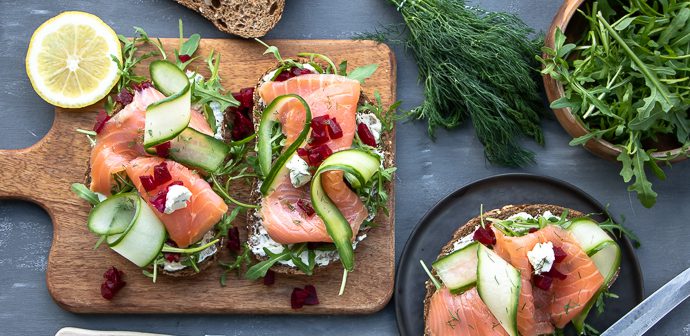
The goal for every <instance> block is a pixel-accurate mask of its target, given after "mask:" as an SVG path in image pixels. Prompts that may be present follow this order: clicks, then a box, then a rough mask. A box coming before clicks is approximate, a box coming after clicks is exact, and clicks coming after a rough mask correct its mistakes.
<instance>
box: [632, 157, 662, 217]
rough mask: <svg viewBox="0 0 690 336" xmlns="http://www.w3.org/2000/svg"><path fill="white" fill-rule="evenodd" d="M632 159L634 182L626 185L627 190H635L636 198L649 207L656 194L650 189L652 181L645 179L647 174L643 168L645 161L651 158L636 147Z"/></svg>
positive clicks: (653, 201)
mask: <svg viewBox="0 0 690 336" xmlns="http://www.w3.org/2000/svg"><path fill="white" fill-rule="evenodd" d="M632 159H633V160H632V169H633V174H634V175H635V182H634V183H633V184H632V185H630V186H629V187H628V190H629V191H635V192H637V198H638V199H639V200H640V202H641V203H642V205H644V206H645V207H647V208H651V207H652V206H654V203H656V196H657V194H656V192H654V190H652V183H651V182H649V181H648V180H647V174H646V173H645V170H644V168H645V163H647V162H649V160H651V158H650V156H649V155H648V154H647V152H645V151H644V150H643V149H642V148H638V149H637V152H635V155H634V156H633V157H632Z"/></svg>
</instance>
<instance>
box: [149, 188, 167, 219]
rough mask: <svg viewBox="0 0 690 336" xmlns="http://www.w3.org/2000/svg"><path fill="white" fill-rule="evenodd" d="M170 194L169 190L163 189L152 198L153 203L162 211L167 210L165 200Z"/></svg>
mask: <svg viewBox="0 0 690 336" xmlns="http://www.w3.org/2000/svg"><path fill="white" fill-rule="evenodd" d="M167 196H168V190H167V189H166V190H161V191H159V192H158V193H157V194H156V195H155V196H153V197H152V198H151V205H153V207H154V208H156V210H158V212H160V213H164V212H165V201H166V199H167Z"/></svg>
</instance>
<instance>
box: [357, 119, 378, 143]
mask: <svg viewBox="0 0 690 336" xmlns="http://www.w3.org/2000/svg"><path fill="white" fill-rule="evenodd" d="M357 135H359V139H360V140H362V142H363V143H364V144H365V145H367V146H371V147H376V138H374V134H373V133H371V130H370V129H369V126H367V125H366V124H358V125H357Z"/></svg>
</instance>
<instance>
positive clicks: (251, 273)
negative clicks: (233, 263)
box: [244, 247, 291, 280]
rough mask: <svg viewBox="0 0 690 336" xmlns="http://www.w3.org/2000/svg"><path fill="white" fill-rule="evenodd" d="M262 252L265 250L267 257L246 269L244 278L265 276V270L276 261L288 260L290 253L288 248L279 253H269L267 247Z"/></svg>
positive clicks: (254, 278) (250, 278)
mask: <svg viewBox="0 0 690 336" xmlns="http://www.w3.org/2000/svg"><path fill="white" fill-rule="evenodd" d="M264 252H266V255H267V256H269V258H268V259H267V260H264V261H261V262H259V263H257V264H255V265H254V266H252V267H250V268H249V269H248V270H247V273H245V274H244V278H245V279H247V280H256V279H258V278H261V277H263V276H265V275H266V272H268V270H269V269H271V267H273V265H275V263H277V262H278V261H283V260H288V259H290V255H291V252H290V250H289V249H285V250H283V252H281V253H271V251H270V250H269V249H267V248H265V247H264Z"/></svg>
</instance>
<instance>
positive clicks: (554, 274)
mask: <svg viewBox="0 0 690 336" xmlns="http://www.w3.org/2000/svg"><path fill="white" fill-rule="evenodd" d="M544 274H547V275H548V276H550V277H552V278H556V279H558V280H565V279H566V278H567V277H568V276H567V275H565V274H563V273H561V272H559V271H558V270H557V269H556V267H555V266H552V267H551V269H550V270H549V271H548V272H546V273H544Z"/></svg>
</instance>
